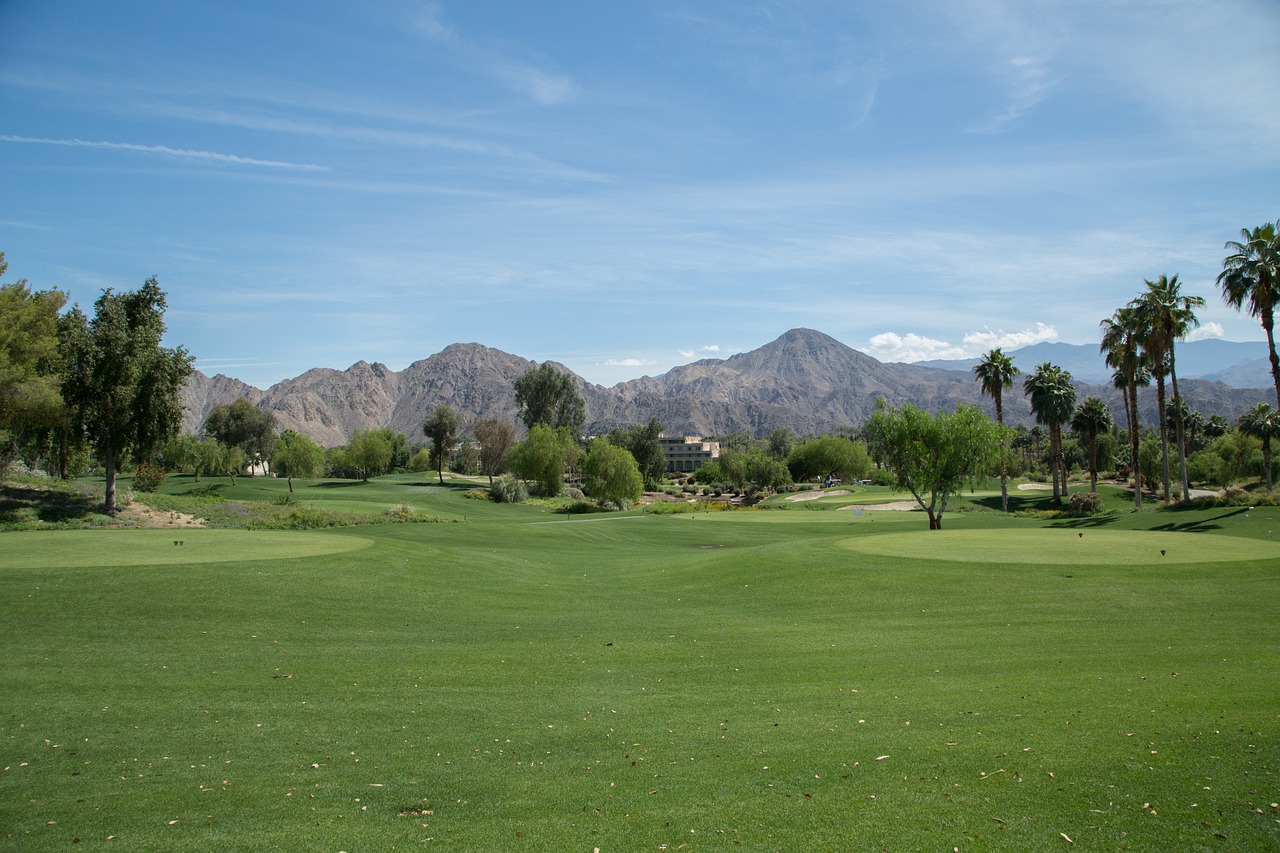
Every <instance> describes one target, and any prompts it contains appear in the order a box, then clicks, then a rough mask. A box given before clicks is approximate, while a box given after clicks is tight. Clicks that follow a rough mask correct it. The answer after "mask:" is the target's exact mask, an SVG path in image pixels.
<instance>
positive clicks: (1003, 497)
mask: <svg viewBox="0 0 1280 853" xmlns="http://www.w3.org/2000/svg"><path fill="white" fill-rule="evenodd" d="M1000 398H1001V394H1000V391H999V389H997V390H996V394H995V400H996V424H997V425H998V426H1000V427H1001V428H1002V429H1001V432H1000V511H1001V512H1008V511H1009V465H1008V461H1007V460H1006V459H1005V457H1006V455H1007V454H1008V447H1007V446H1006V444H1007V442H1006V440H1005V437H1004V430H1003V427H1004V406H1003V401H1002V400H1001V399H1000Z"/></svg>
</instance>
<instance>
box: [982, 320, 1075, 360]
mask: <svg viewBox="0 0 1280 853" xmlns="http://www.w3.org/2000/svg"><path fill="white" fill-rule="evenodd" d="M1057 339H1058V330H1057V329H1055V328H1054V327H1053V326H1046V325H1045V324H1044V323H1036V327H1035V328H1034V329H1023V330H1022V331H1020V332H1006V331H1005V330H1004V329H1001V330H999V331H992V330H991V329H986V330H984V331H981V332H969V333H968V334H966V335H965V336H964V348H965V350H966V351H967V354H968V355H979V354H980V353H979V352H977V351H976V350H981V351H982V352H986V351H987V350H991V349H994V348H996V347H1000V348H1004V349H1011V350H1013V349H1020V348H1021V347H1029V346H1031V345H1032V344H1042V343H1044V342H1046V341H1056V340H1057Z"/></svg>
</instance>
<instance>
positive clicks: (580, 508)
mask: <svg viewBox="0 0 1280 853" xmlns="http://www.w3.org/2000/svg"><path fill="white" fill-rule="evenodd" d="M608 511H609V507H604V506H600V505H597V504H595V503H592V502H591V501H587V500H581V501H574V502H573V503H571V504H569V505H568V506H566V507H565V508H564V512H565V513H567V514H568V515H588V514H590V513H593V512H608Z"/></svg>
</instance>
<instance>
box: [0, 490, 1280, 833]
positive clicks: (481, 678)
mask: <svg viewBox="0 0 1280 853" xmlns="http://www.w3.org/2000/svg"><path fill="white" fill-rule="evenodd" d="M221 482H224V483H225V481H221ZM200 485H201V487H207V486H208V485H210V484H209V483H207V482H205V483H201V484H200ZM294 486H295V490H296V495H295V497H296V499H297V500H299V501H301V502H303V503H304V504H308V505H314V506H316V507H320V508H329V509H342V510H344V511H352V512H382V511H384V510H385V509H386V508H387V507H388V506H392V505H396V504H408V505H411V506H412V507H413V508H414V510H415V512H417V513H420V514H422V515H430V516H433V517H438V518H441V519H446V520H450V521H454V522H456V523H449V524H387V525H372V526H370V525H365V526H359V527H351V528H339V529H331V530H325V531H315V532H312V531H302V532H297V531H262V530H197V529H190V530H182V531H180V532H179V533H174V532H172V531H148V530H101V531H52V532H39V533H30V532H9V533H4V534H0V579H2V581H3V588H4V595H3V597H0V643H2V645H3V650H4V660H5V664H4V668H3V671H2V672H0V710H2V711H3V721H2V722H0V848H2V849H23V850H48V849H63V848H68V847H69V846H71V845H73V844H76V847H75V849H111V850H130V851H149V850H154V851H183V850H214V849H219V850H221V849H229V850H273V849H278V850H334V851H337V850H346V851H356V850H393V849H394V850H419V849H424V847H426V848H437V849H449V850H545V851H563V850H585V851H591V850H594V849H596V848H598V849H599V850H601V851H609V850H663V849H666V850H678V849H679V850H731V849H733V850H737V849H741V850H863V849H866V850H879V849H889V850H922V849H933V850H938V849H945V850H951V849H954V848H958V849H960V850H1043V849H1063V850H1067V849H1079V850H1130V849H1131V850H1182V851H1188V850H1228V849H1230V850H1249V849H1259V850H1263V849H1275V848H1276V847H1277V845H1280V829H1278V828H1280V823H1278V822H1277V821H1278V820H1280V807H1277V806H1276V805H1275V803H1276V802H1277V800H1278V799H1280V776H1278V774H1280V705H1278V704H1277V700H1276V697H1277V696H1280V648H1278V646H1277V642H1276V637H1277V635H1278V634H1280V615H1278V614H1280V608H1278V607H1277V604H1280V593H1277V588H1278V586H1277V581H1278V580H1280V540H1278V539H1277V537H1276V535H1275V534H1276V532H1277V531H1278V530H1280V514H1278V513H1277V510H1276V509H1275V508H1252V509H1248V508H1233V509H1218V510H1194V511H1177V512H1173V511H1167V512H1144V513H1137V514H1135V513H1115V514H1112V515H1107V516H1102V517H1098V518H1093V519H1070V518H1060V519H1053V518H1048V519H1046V518H1031V517H1024V518H1010V517H1006V516H1003V515H1001V514H999V513H992V512H985V511H971V512H955V513H949V514H948V515H947V517H946V521H945V524H946V528H947V529H945V530H944V531H941V532H939V533H930V532H929V531H928V530H926V529H925V523H924V520H923V518H922V517H921V515H920V514H919V513H911V512H863V513H860V514H858V513H854V512H850V511H840V512H801V511H794V512H793V511H782V510H754V511H739V512H702V513H686V514H679V515H670V516H645V515H641V514H638V513H629V514H602V515H588V516H565V515H563V514H560V513H556V512H553V511H551V510H550V509H548V508H546V507H538V506H519V507H511V506H503V505H497V504H491V503H488V502H486V501H480V500H474V499H470V498H467V497H466V496H465V494H466V491H467V488H468V486H466V485H465V484H462V485H457V486H445V487H440V486H433V485H429V484H427V483H425V482H424V481H423V479H422V478H420V477H418V478H413V477H403V478H379V479H377V480H374V481H372V482H370V483H369V484H352V485H345V484H343V485H329V484H326V483H323V482H317V483H312V484H305V483H299V482H297V481H295V484H294ZM194 488H195V486H194V484H193V483H189V482H184V481H183V480H181V479H178V480H176V481H174V480H171V481H170V482H169V483H167V484H166V486H165V489H166V490H167V491H170V492H180V491H182V490H183V489H188V490H192V489H194ZM284 490H285V484H284V483H283V482H282V481H278V480H269V479H261V478H259V479H258V480H249V479H248V478H240V479H239V480H238V482H237V486H236V487H235V488H234V489H232V488H231V487H230V486H229V484H228V485H227V486H226V487H225V488H223V489H220V491H223V492H225V493H226V497H228V498H230V499H232V500H257V499H266V500H270V499H272V498H273V497H275V496H277V495H278V494H279V493H281V492H283V491H284ZM175 540H177V541H181V542H182V544H180V545H176V544H174V542H175ZM1160 550H1164V551H1165V554H1164V555H1163V556H1161V555H1159V554H1158V552H1159V551H1160ZM77 841H78V844H77Z"/></svg>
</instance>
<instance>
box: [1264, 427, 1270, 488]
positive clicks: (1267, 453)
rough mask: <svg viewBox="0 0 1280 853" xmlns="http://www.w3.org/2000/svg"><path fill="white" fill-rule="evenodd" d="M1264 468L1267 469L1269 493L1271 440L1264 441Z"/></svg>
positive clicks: (1268, 438) (1265, 439)
mask: <svg viewBox="0 0 1280 853" xmlns="http://www.w3.org/2000/svg"><path fill="white" fill-rule="evenodd" d="M1262 467H1263V468H1266V469H1267V491H1268V492H1269V491H1271V438H1270V437H1266V438H1263V439H1262Z"/></svg>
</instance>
